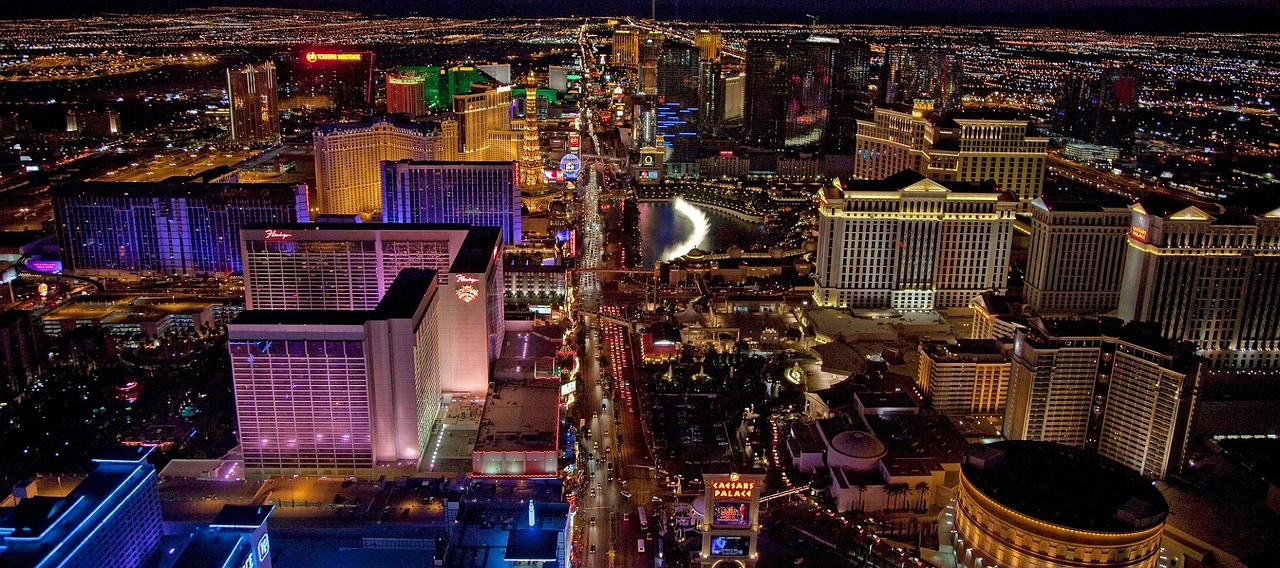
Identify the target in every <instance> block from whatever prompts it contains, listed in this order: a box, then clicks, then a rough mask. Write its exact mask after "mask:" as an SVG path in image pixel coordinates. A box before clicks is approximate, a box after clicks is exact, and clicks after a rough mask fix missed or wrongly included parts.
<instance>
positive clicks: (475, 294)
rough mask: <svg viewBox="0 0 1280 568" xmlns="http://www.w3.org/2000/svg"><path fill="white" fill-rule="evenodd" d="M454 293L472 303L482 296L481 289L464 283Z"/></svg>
mask: <svg viewBox="0 0 1280 568" xmlns="http://www.w3.org/2000/svg"><path fill="white" fill-rule="evenodd" d="M453 295H454V296H457V297H458V299H459V300H462V301H463V302H465V303H468V304H470V303H471V302H474V301H475V299H476V298H479V297H480V291H479V290H477V289H476V287H475V286H472V285H470V284H463V285H462V286H458V287H457V288H455V289H454V290H453Z"/></svg>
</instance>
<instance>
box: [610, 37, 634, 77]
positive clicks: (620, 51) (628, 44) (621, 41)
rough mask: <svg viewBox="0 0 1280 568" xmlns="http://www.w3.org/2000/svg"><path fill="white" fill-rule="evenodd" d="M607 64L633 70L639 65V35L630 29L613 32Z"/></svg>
mask: <svg viewBox="0 0 1280 568" xmlns="http://www.w3.org/2000/svg"><path fill="white" fill-rule="evenodd" d="M609 62H610V63H611V64H613V65H614V66H617V67H624V68H630V69H635V68H636V67H637V66H638V65H639V64H640V33H639V31H638V30H636V29H634V28H630V27H625V26H624V27H619V28H618V29H616V30H614V31H613V53H612V54H611V55H610V58H609Z"/></svg>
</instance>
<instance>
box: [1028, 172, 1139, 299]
mask: <svg viewBox="0 0 1280 568" xmlns="http://www.w3.org/2000/svg"><path fill="white" fill-rule="evenodd" d="M1077 197H1078V198H1077ZM1128 232H1129V208H1128V207H1127V203H1126V202H1125V201H1123V200H1121V199H1118V198H1116V197H1115V196H1112V195H1108V194H1104V193H1102V192H1088V193H1085V194H1083V195H1080V192H1079V191H1076V192H1073V196H1072V197H1068V196H1066V195H1063V194H1061V193H1056V192H1055V193H1054V194H1051V195H1042V196H1040V197H1037V198H1036V199H1035V200H1033V201H1032V202H1031V249H1030V252H1029V253H1028V256H1027V272H1026V278H1025V281H1024V286H1023V294H1024V296H1025V297H1026V300H1027V305H1029V306H1031V308H1032V309H1033V310H1035V311H1036V313H1039V314H1059V313H1083V314H1097V313H1103V314H1105V313H1107V312H1110V311H1111V310H1114V309H1115V308H1116V307H1117V306H1119V305H1120V281H1121V276H1122V275H1123V272H1124V258H1125V250H1126V247H1125V242H1126V238H1125V235H1127V234H1128Z"/></svg>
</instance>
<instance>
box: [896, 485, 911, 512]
mask: <svg viewBox="0 0 1280 568" xmlns="http://www.w3.org/2000/svg"><path fill="white" fill-rule="evenodd" d="M910 490H911V485H910V484H908V483H894V484H893V493H894V494H895V495H897V496H899V497H901V498H902V508H903V509H904V510H905V509H906V508H907V492H908V491H910Z"/></svg>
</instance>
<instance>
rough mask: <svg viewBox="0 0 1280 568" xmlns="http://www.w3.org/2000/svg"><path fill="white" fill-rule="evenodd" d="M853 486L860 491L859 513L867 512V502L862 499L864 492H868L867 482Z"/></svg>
mask: <svg viewBox="0 0 1280 568" xmlns="http://www.w3.org/2000/svg"><path fill="white" fill-rule="evenodd" d="M853 488H854V489H855V490H856V491H857V492H858V512H859V513H865V512H866V503H864V502H863V501H862V494H863V493H866V491H867V484H865V483H859V484H857V485H854V486H853Z"/></svg>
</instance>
